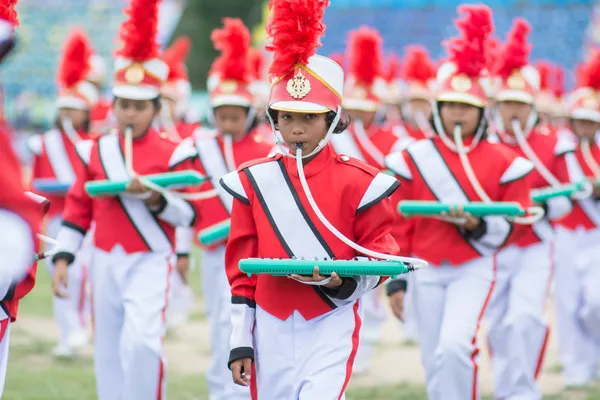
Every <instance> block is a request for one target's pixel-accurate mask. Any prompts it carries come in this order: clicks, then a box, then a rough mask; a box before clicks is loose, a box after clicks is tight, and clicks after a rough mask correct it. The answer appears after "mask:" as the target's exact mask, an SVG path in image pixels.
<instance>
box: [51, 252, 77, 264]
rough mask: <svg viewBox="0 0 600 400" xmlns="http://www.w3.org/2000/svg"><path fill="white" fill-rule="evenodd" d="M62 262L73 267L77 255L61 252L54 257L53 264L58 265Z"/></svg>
mask: <svg viewBox="0 0 600 400" xmlns="http://www.w3.org/2000/svg"><path fill="white" fill-rule="evenodd" d="M60 260H65V261H66V262H67V264H69V265H71V264H72V263H73V261H75V255H74V254H73V253H69V252H66V251H60V252H58V253H56V254H55V255H54V257H52V264H56V262H57V261H60Z"/></svg>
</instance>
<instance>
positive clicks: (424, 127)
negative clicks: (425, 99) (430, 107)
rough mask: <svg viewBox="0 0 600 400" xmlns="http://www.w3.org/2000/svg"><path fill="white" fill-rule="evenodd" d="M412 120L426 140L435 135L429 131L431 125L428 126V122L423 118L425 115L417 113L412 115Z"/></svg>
mask: <svg viewBox="0 0 600 400" xmlns="http://www.w3.org/2000/svg"><path fill="white" fill-rule="evenodd" d="M413 120H414V121H415V124H417V126H418V127H419V130H420V131H421V132H423V134H424V135H425V137H426V138H432V137H434V136H435V134H434V133H433V132H432V130H431V125H429V121H427V118H425V115H424V114H423V113H422V112H421V111H417V112H415V113H414V114H413Z"/></svg>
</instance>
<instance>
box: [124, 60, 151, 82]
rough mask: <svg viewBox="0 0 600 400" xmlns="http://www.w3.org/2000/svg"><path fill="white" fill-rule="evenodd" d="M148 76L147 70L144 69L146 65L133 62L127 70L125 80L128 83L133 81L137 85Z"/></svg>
mask: <svg viewBox="0 0 600 400" xmlns="http://www.w3.org/2000/svg"><path fill="white" fill-rule="evenodd" d="M145 76H146V72H145V71H144V67H142V66H141V65H140V64H133V65H132V66H131V67H129V68H127V71H125V80H126V81H127V83H131V84H132V85H137V84H139V83H141V82H142V81H143V80H144V77H145Z"/></svg>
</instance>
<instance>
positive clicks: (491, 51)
mask: <svg viewBox="0 0 600 400" xmlns="http://www.w3.org/2000/svg"><path fill="white" fill-rule="evenodd" d="M500 48H501V44H500V40H498V38H496V37H493V36H490V37H488V39H487V41H486V55H485V69H487V70H488V72H489V73H490V74H491V73H493V72H494V70H495V69H496V67H495V66H496V63H497V62H498V56H499V53H500Z"/></svg>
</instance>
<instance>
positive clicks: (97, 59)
mask: <svg viewBox="0 0 600 400" xmlns="http://www.w3.org/2000/svg"><path fill="white" fill-rule="evenodd" d="M90 66H91V68H90V72H89V73H88V76H87V80H88V81H90V82H92V83H95V84H98V85H101V84H103V83H104V82H106V78H107V75H108V69H107V67H106V61H105V60H104V57H102V56H101V55H100V54H92V55H91V57H90Z"/></svg>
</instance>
